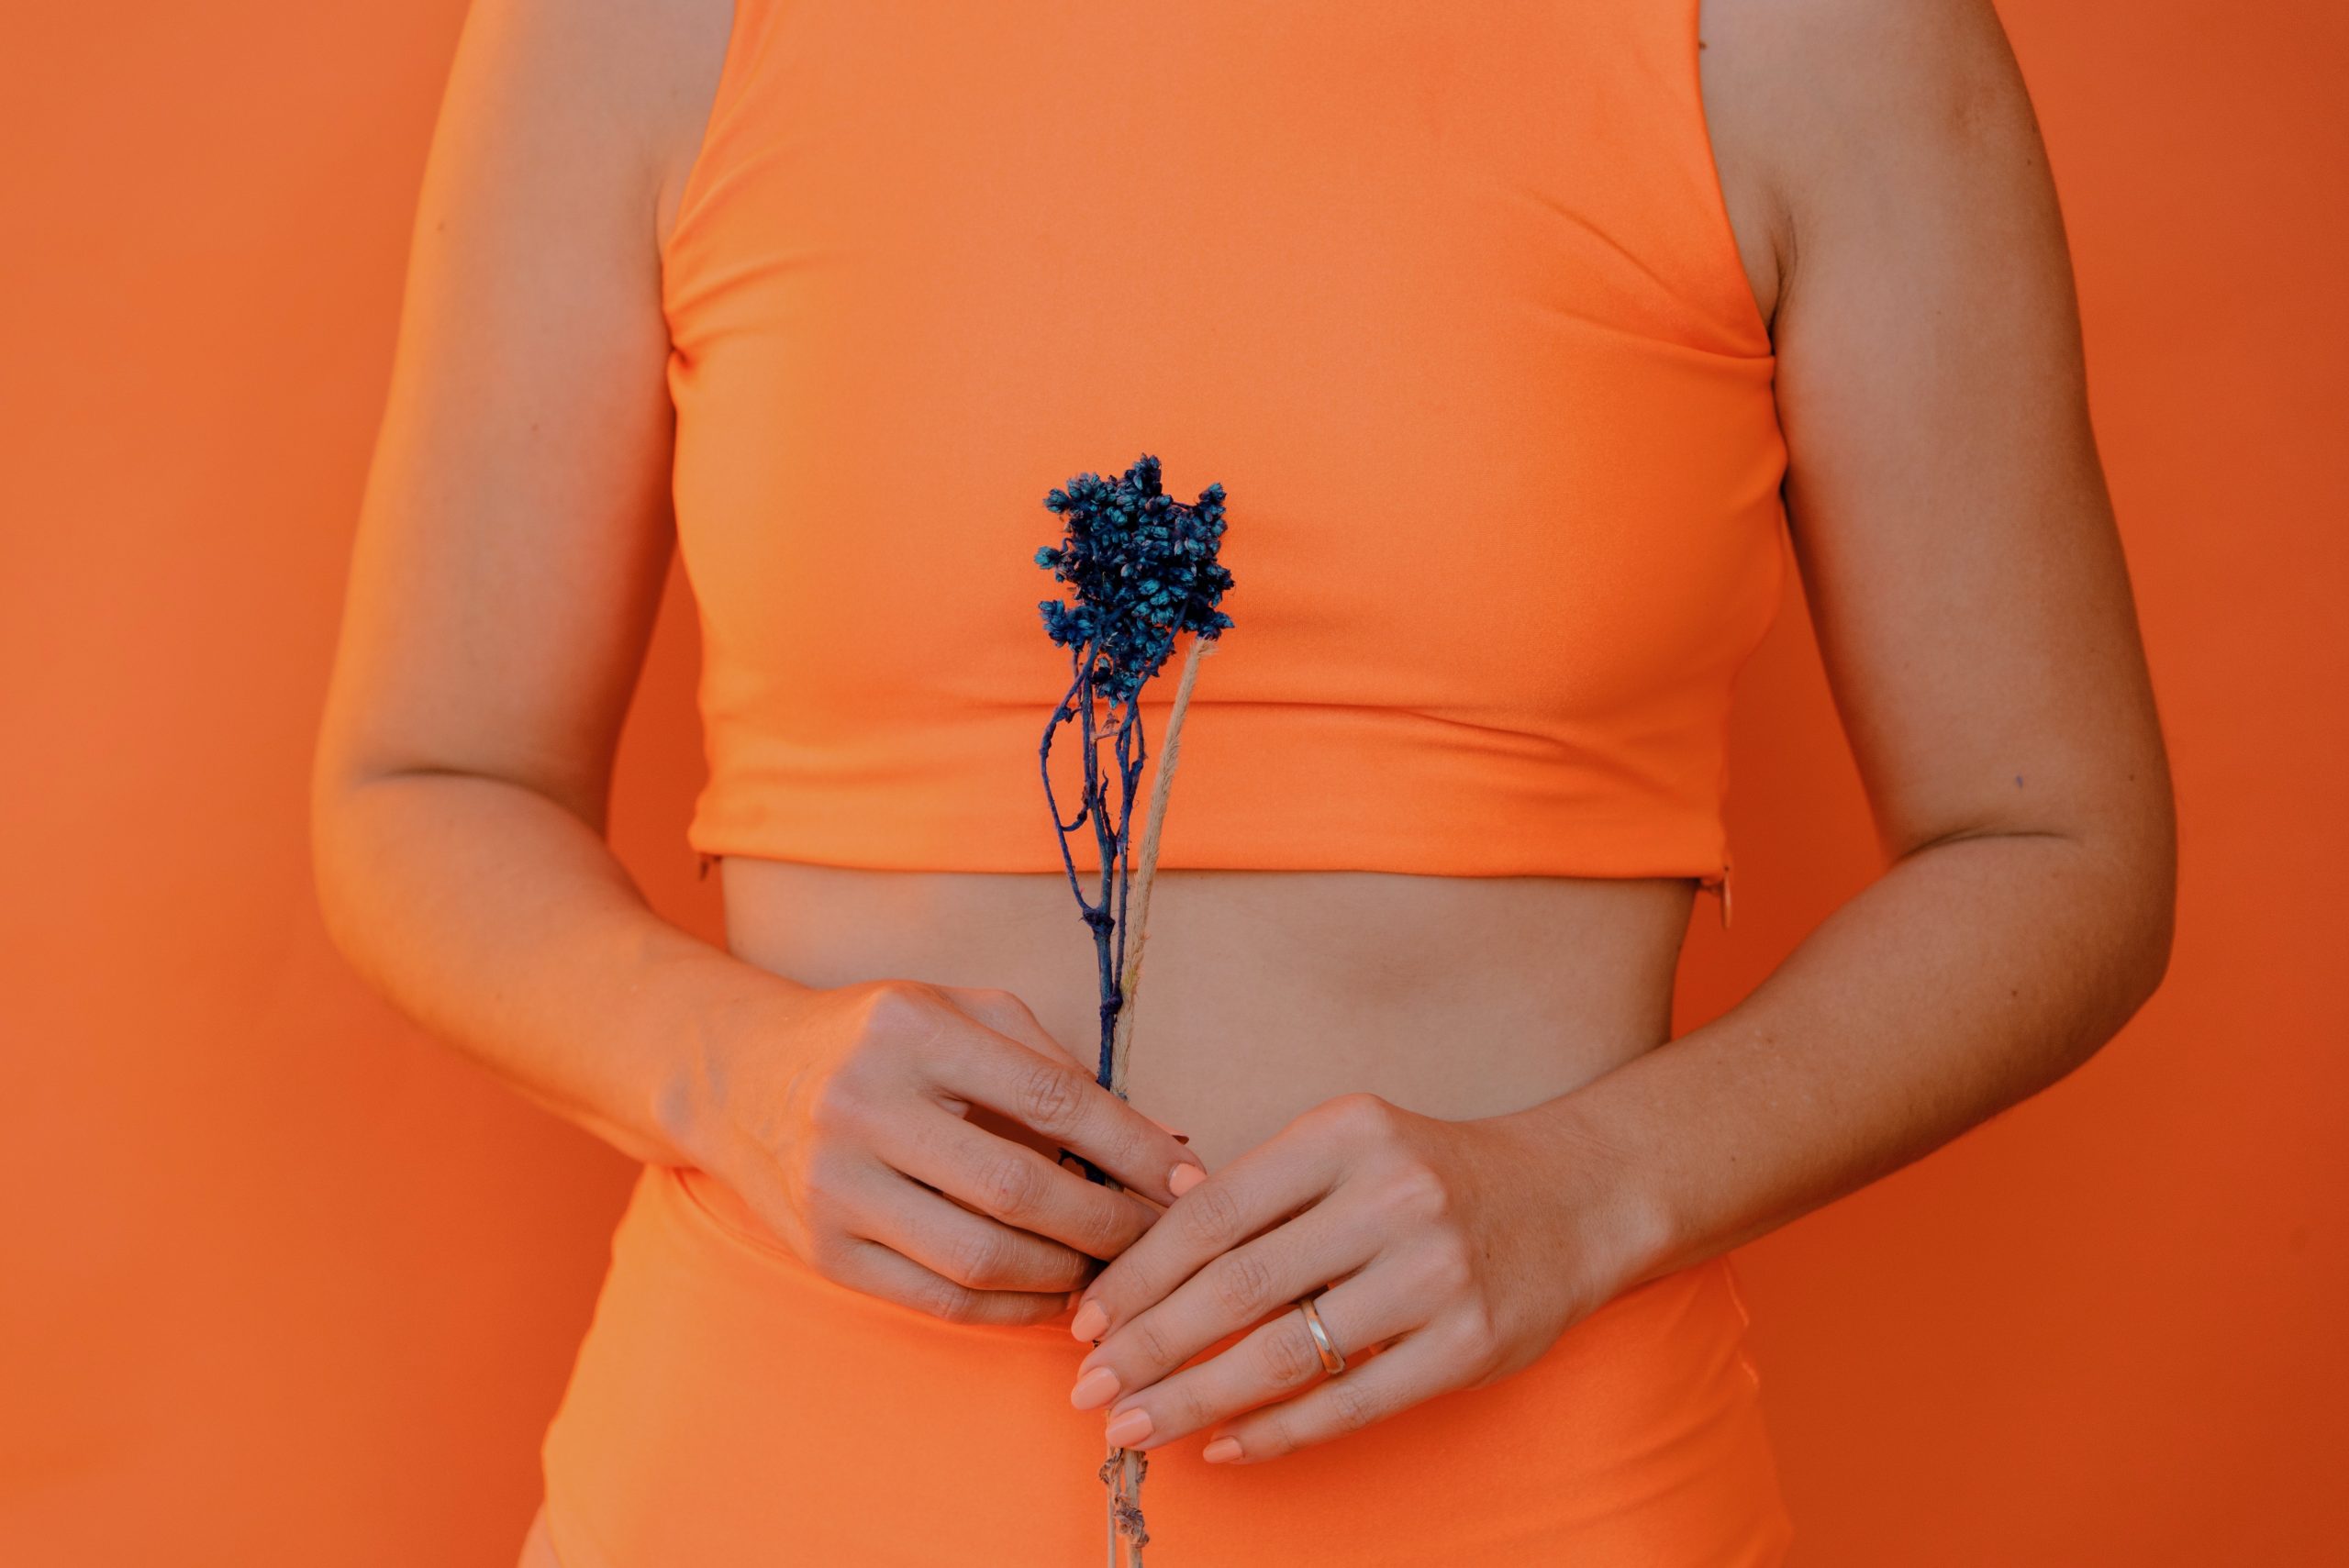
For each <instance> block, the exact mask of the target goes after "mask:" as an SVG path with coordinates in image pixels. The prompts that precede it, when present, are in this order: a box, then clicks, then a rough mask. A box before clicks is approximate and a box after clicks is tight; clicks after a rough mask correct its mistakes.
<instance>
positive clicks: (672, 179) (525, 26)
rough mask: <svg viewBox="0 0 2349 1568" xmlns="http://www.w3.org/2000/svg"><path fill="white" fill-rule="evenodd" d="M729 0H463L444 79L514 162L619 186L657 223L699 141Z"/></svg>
mask: <svg viewBox="0 0 2349 1568" xmlns="http://www.w3.org/2000/svg"><path fill="white" fill-rule="evenodd" d="M733 15H734V0H473V5H472V6H471V7H470V8H469V9H468V11H467V13H466V17H465V24H464V31H463V35H462V39H461V41H460V44H459V48H458V56H457V61H456V63H455V66H454V68H453V72H452V81H451V90H452V95H458V94H462V95H463V96H464V97H465V98H466V100H467V101H468V102H470V103H472V104H473V105H474V106H476V107H477V109H478V110H479V111H480V112H479V113H478V114H477V116H476V117H478V118H480V119H482V120H484V121H489V122H493V123H494V125H495V130H496V132H497V133H498V139H500V140H501V141H502V142H504V143H505V145H506V147H507V150H508V151H509V153H510V154H511V156H512V157H514V158H515V159H517V160H520V161H529V162H530V163H532V164H534V165H538V166H540V167H542V168H543V169H545V170H546V171H547V172H548V174H549V176H550V179H551V182H553V183H555V184H557V185H558V186H560V184H562V183H567V181H577V180H584V179H588V178H593V179H595V180H596V181H598V182H599V183H600V188H603V189H606V190H609V189H611V188H612V187H613V185H614V184H615V183H618V184H620V185H623V186H625V187H626V188H627V189H628V190H629V193H630V200H631V202H632V203H635V202H640V203H641V208H640V210H642V211H643V212H644V213H645V214H646V216H647V218H648V221H651V220H652V219H653V218H655V217H658V218H659V220H660V222H661V223H662V225H665V221H666V217H667V215H668V213H669V211H670V210H671V209H672V208H673V207H674V203H675V197H676V193H677V191H678V189H679V188H681V187H682V185H683V184H684V182H685V174H686V172H688V171H689V170H690V168H691V164H692V161H693V157H694V154H695V152H696V150H697V149H698V148H699V146H700V142H701V137H702V131H703V128H704V127H705V125H706V124H707V119H708V116H709V110H710V107H711V104H712V101H713V100H714V98H715V96H716V90H717V84H718V74H719V71H720V69H721V67H722V65H723V63H724V60H725V53H726V48H727V43H728V40H729V33H730V31H731V28H732V25H733Z"/></svg>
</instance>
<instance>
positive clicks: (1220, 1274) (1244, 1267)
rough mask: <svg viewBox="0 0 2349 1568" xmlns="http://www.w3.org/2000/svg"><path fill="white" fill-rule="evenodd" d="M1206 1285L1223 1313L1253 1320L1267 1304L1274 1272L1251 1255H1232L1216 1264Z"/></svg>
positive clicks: (1261, 1260)
mask: <svg viewBox="0 0 2349 1568" xmlns="http://www.w3.org/2000/svg"><path fill="white" fill-rule="evenodd" d="M1208 1288H1209V1289H1210V1290H1212V1291H1214V1293H1215V1298H1216V1301H1217V1302H1218V1304H1219V1305H1220V1306H1221V1307H1223V1309H1224V1310H1225V1311H1226V1312H1228V1313H1229V1314H1230V1315H1231V1316H1232V1317H1234V1318H1241V1319H1243V1320H1253V1319H1254V1318H1255V1317H1256V1315H1257V1314H1258V1313H1260V1312H1262V1311H1263V1310H1264V1307H1265V1306H1266V1305H1267V1304H1268V1300H1269V1298H1270V1296H1271V1295H1272V1290H1273V1273H1272V1271H1271V1270H1270V1269H1268V1268H1266V1267H1265V1266H1264V1260H1263V1259H1261V1258H1259V1257H1256V1256H1255V1255H1254V1254H1253V1253H1251V1252H1245V1251H1241V1252H1234V1253H1232V1254H1231V1255H1230V1256H1229V1257H1227V1258H1224V1259H1223V1260H1222V1261H1221V1262H1218V1263H1217V1264H1216V1266H1215V1270H1214V1273H1213V1274H1212V1275H1211V1276H1210V1278H1209V1279H1208Z"/></svg>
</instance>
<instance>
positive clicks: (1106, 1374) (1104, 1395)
mask: <svg viewBox="0 0 2349 1568" xmlns="http://www.w3.org/2000/svg"><path fill="white" fill-rule="evenodd" d="M1117 1396H1118V1374H1117V1373H1114V1372H1111V1371H1110V1370H1109V1369H1108V1367H1106V1366H1097V1367H1095V1368H1094V1369H1093V1370H1092V1371H1091V1372H1088V1373H1085V1375H1084V1376H1083V1377H1080V1378H1078V1379H1077V1380H1076V1386H1075V1387H1074V1388H1072V1389H1070V1390H1069V1393H1068V1402H1069V1403H1070V1404H1072V1405H1074V1406H1075V1407H1077V1408H1078V1409H1080V1410H1090V1409H1093V1408H1094V1407H1097V1406H1101V1405H1107V1404H1108V1402H1109V1401H1110V1400H1112V1399H1115V1398H1116V1397H1117Z"/></svg>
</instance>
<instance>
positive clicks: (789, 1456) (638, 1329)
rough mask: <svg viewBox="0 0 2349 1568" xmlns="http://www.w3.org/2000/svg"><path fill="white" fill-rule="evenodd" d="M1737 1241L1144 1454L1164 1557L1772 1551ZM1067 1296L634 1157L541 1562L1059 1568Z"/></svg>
mask: <svg viewBox="0 0 2349 1568" xmlns="http://www.w3.org/2000/svg"><path fill="white" fill-rule="evenodd" d="M1746 1322H1747V1318H1746V1312H1745V1307H1744V1304H1743V1303H1742V1301H1741V1300H1740V1298H1739V1296H1738V1292H1737V1286H1736V1284H1735V1279H1734V1275H1733V1273H1732V1270H1731V1265H1730V1262H1729V1260H1728V1259H1727V1258H1726V1257H1722V1258H1716V1259H1713V1260H1711V1261H1709V1262H1704V1263H1699V1264H1697V1265H1695V1266H1693V1267H1691V1268H1687V1269H1683V1270H1681V1271H1679V1272H1678V1273H1674V1274H1671V1275H1668V1276H1666V1277H1664V1278H1663V1279H1659V1280H1653V1281H1651V1282H1649V1283H1648V1284H1643V1285H1641V1286H1639V1287H1638V1288H1636V1289H1634V1290H1631V1291H1629V1292H1627V1293H1625V1294H1624V1295H1622V1296H1619V1297H1617V1298H1616V1299H1615V1300H1613V1301H1611V1302H1609V1304H1608V1305H1606V1306H1605V1307H1601V1308H1599V1310H1598V1311H1597V1312H1596V1313H1593V1314H1592V1315H1591V1316H1590V1317H1588V1318H1585V1319H1584V1320H1583V1321H1582V1322H1580V1323H1578V1324H1576V1325H1575V1327H1574V1328H1573V1329H1569V1330H1568V1331H1567V1332H1566V1334H1565V1335H1564V1337H1563V1338H1561V1339H1560V1340H1558V1342H1557V1343H1556V1344H1555V1345H1554V1346H1553V1347H1552V1348H1551V1350H1550V1351H1547V1352H1546V1353H1545V1354H1544V1355H1543V1356H1542V1358H1541V1359H1540V1360H1539V1361H1537V1362H1534V1363H1533V1365H1531V1367H1529V1368H1527V1369H1526V1370H1524V1371H1523V1372H1520V1373H1517V1374H1516V1375H1514V1376H1512V1377H1508V1378H1505V1379H1503V1380H1502V1381H1500V1382H1498V1383H1496V1384H1494V1385H1491V1386H1489V1387H1486V1388H1481V1389H1474V1390H1468V1391H1464V1392H1461V1393H1455V1394H1451V1395H1446V1396H1442V1397H1441V1398H1438V1399H1434V1400H1431V1401H1429V1402H1427V1403H1425V1404H1423V1405H1419V1406H1417V1407H1413V1408H1411V1409H1409V1410H1407V1411H1404V1412H1403V1413H1401V1414H1400V1415H1397V1416H1395V1417H1393V1418H1389V1419H1387V1420H1385V1421H1382V1422H1379V1423H1378V1424H1376V1425H1375V1426H1373V1427H1370V1428H1367V1429H1364V1430H1363V1431H1360V1432H1356V1433H1353V1434H1352V1435H1351V1436H1348V1437H1345V1438H1341V1439H1339V1440H1335V1441H1332V1442H1329V1443H1325V1444H1322V1445H1319V1446H1318V1447H1315V1448H1312V1449H1308V1450H1304V1451H1299V1452H1297V1453H1295V1454H1291V1455H1289V1456H1287V1457H1286V1458H1283V1459H1279V1460H1275V1461H1270V1462H1266V1463H1264V1464H1262V1465H1243V1466H1236V1467H1229V1468H1227V1467H1221V1466H1211V1465H1208V1464H1207V1463H1205V1462H1202V1461H1201V1460H1200V1458H1199V1457H1198V1450H1199V1448H1200V1447H1201V1446H1202V1440H1183V1441H1178V1442H1175V1443H1172V1444H1169V1445H1168V1446H1167V1447H1166V1448H1164V1449H1161V1450H1159V1451H1156V1452H1154V1453H1152V1455H1151V1456H1150V1473H1149V1478H1148V1481H1147V1483H1146V1484H1145V1485H1144V1487H1143V1491H1142V1502H1143V1506H1144V1507H1145V1509H1146V1511H1147V1514H1148V1517H1149V1521H1150V1531H1151V1544H1150V1548H1149V1552H1148V1556H1149V1559H1150V1561H1151V1562H1152V1564H1153V1565H1154V1568H1185V1565H1186V1564H1193V1563H1201V1564H1204V1563H1213V1564H1216V1565H1217V1568H1255V1565H1258V1564H1267V1565H1268V1564H1274V1563H1279V1564H1283V1565H1284V1568H1286V1565H1288V1564H1294V1563H1298V1562H1345V1563H1349V1564H1359V1565H1362V1568H1371V1565H1375V1564H1376V1565H1392V1568H1406V1565H1408V1568H1432V1565H1434V1564H1444V1565H1446V1568H1451V1565H1454V1564H1461V1563H1476V1562H1545V1563H1546V1562H1557V1563H1573V1564H1575V1568H1630V1565H1631V1564H1633V1563H1637V1564H1641V1565H1642V1568H1654V1565H1661V1564H1669V1565H1671V1568H1731V1565H1735V1568H1768V1565H1774V1564H1777V1563H1779V1562H1783V1561H1784V1559H1785V1556H1786V1551H1787V1543H1788V1541H1789V1540H1790V1538H1791V1536H1792V1533H1793V1531H1792V1526H1791V1524H1790V1522H1789V1520H1788V1518H1787V1512H1786V1508H1785V1506H1784V1504H1783V1502H1782V1500H1781V1498H1780V1496H1779V1491H1778V1483H1777V1473H1776V1464H1775V1462H1774V1460H1773V1457H1772V1454H1771V1450H1770V1444H1769V1439H1768V1436H1767V1434H1766V1432H1765V1428H1764V1424H1763V1417H1762V1408H1761V1403H1760V1397H1759V1379H1758V1377H1757V1374H1756V1373H1755V1372H1754V1368H1753V1361H1752V1359H1751V1357H1750V1356H1749V1355H1748V1354H1747V1351H1746V1348H1745V1329H1746ZM1083 1351H1084V1347H1083V1346H1081V1345H1078V1344H1077V1343H1076V1342H1075V1341H1074V1340H1072V1339H1071V1338H1070V1337H1069V1333H1068V1329H1067V1326H1066V1321H1065V1319H1063V1320H1062V1321H1059V1322H1055V1323H1050V1324H1043V1325H1040V1326H1036V1327H1031V1328H1019V1329H1004V1328H972V1327H962V1326H958V1325H952V1324H948V1323H943V1322H940V1321H938V1320H936V1319H934V1318H927V1317H924V1316H922V1315H921V1314H918V1313H916V1312H912V1311H909V1310H907V1309H906V1308H903V1307H896V1306H895V1305H893V1304H891V1303H888V1302H885V1301H881V1300H879V1299H877V1298H874V1297H872V1296H864V1295H863V1294H861V1293H859V1292H856V1291H852V1290H850V1289H848V1288H846V1287H845V1286H842V1285H838V1284H833V1283H832V1282H830V1281H829V1280H827V1279H825V1278H823V1277H822V1276H821V1275H819V1274H817V1273H814V1272H813V1271H812V1270H810V1269H809V1268H807V1266H806V1265H805V1264H803V1263H801V1262H799V1261H798V1259H797V1258H796V1257H795V1256H794V1255H793V1254H791V1253H790V1252H789V1251H786V1250H785V1248H784V1247H783V1246H782V1245H781V1244H780V1243H778V1242H776V1241H774V1240H773V1239H772V1238H771V1237H769V1236H768V1235H766V1233H765V1232H764V1231H763V1229H760V1228H759V1227H758V1226H757V1225H756V1223H755V1221H753V1220H752V1219H751V1218H750V1216H749V1214H748V1211H747V1210H745V1209H744V1208H743V1207H742V1206H741V1204H740V1200H739V1199H737V1198H735V1197H734V1196H733V1195H732V1194H731V1192H730V1191H729V1189H727V1188H726V1187H724V1186H723V1185H721V1184H718V1183H717V1182H716V1181H714V1180H712V1179H710V1178H708V1177H707V1176H704V1175H702V1174H701V1173H697V1172H687V1171H679V1170H674V1169H671V1168H668V1167H664V1166H648V1167H646V1169H645V1172H644V1173H643V1175H642V1177H641V1178H640V1180H639V1182H638V1184H637V1187H636V1191H635V1193H634V1195H633V1196H632V1198H631V1200H630V1202H629V1208H628V1212H627V1214H626V1216H625V1217H624V1218H622V1220H621V1222H620V1225H619V1229H618V1231H617V1232H616V1233H615V1235H614V1237H613V1240H612V1266H611V1273H610V1274H609V1276H608V1277H607V1280H606V1282H605V1284H604V1289H603V1294H602V1296H601V1298H600V1299H599V1300H598V1302H597V1304H596V1316H595V1322H594V1324H593V1326H592V1327H591V1328H590V1329H589V1330H588V1334H587V1337H586V1340H585V1341H584V1344H583V1345H582V1346H581V1348H580V1352H579V1358H578V1362H577V1365H576V1366H575V1367H574V1369H573V1373H572V1379H571V1384H570V1386H569V1388H568V1389H567V1390H566V1392H565V1394H564V1396H563V1400H562V1407H561V1409H560V1410H559V1411H558V1412H557V1414H556V1416H555V1418H554V1421H553V1423H552V1424H551V1426H550V1427H549V1429H548V1430H547V1434H546V1440H545V1444H544V1448H543V1460H544V1465H545V1475H546V1487H547V1491H546V1502H545V1507H544V1510H543V1513H542V1516H541V1518H540V1520H539V1521H537V1522H536V1523H534V1526H533V1538H532V1544H531V1546H530V1548H529V1551H526V1554H525V1556H524V1559H523V1562H524V1563H525V1564H527V1565H529V1568H551V1563H552V1562H559V1563H560V1564H561V1568H656V1565H658V1568H751V1565H752V1564H758V1565H760V1568H777V1565H785V1564H798V1563H809V1564H825V1565H827V1568H829V1565H831V1564H845V1565H852V1568H895V1565H897V1564H905V1565H907V1568H915V1565H919V1568H935V1565H936V1564H938V1563H940V1562H955V1563H963V1564H968V1565H970V1568H1060V1565H1063V1564H1065V1565H1068V1568H1078V1565H1085V1568H1090V1565H1091V1564H1094V1563H1097V1562H1101V1561H1102V1557H1103V1542H1104V1528H1103V1492H1102V1488H1101V1485H1100V1483H1099V1481H1098V1480H1097V1479H1096V1477H1095V1472H1096V1470H1097V1467H1098V1466H1099V1464H1100V1462H1101V1459H1102V1455H1103V1445H1102V1439H1101V1418H1100V1416H1099V1414H1098V1413H1097V1412H1092V1411H1079V1410H1076V1409H1074V1408H1072V1407H1070V1405H1069V1402H1068V1385H1069V1384H1070V1382H1071V1380H1072V1379H1073V1377H1074V1373H1075V1367H1076V1362H1077V1360H1078V1358H1079V1357H1080V1355H1081V1354H1082V1353H1083Z"/></svg>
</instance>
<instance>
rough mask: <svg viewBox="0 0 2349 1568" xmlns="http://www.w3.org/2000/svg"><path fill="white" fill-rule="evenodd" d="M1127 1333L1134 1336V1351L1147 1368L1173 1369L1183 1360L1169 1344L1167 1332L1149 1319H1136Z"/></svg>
mask: <svg viewBox="0 0 2349 1568" xmlns="http://www.w3.org/2000/svg"><path fill="white" fill-rule="evenodd" d="M1127 1331H1128V1332H1129V1333H1130V1334H1131V1335H1132V1336H1133V1347H1134V1350H1135V1351H1137V1352H1138V1353H1139V1354H1140V1355H1141V1360H1142V1364H1144V1365H1145V1366H1151V1367H1171V1366H1174V1365H1175V1364H1176V1363H1177V1362H1180V1361H1181V1360H1182V1358H1181V1357H1180V1356H1177V1355H1176V1354H1175V1347H1174V1346H1173V1345H1171V1344H1169V1343H1168V1342H1167V1340H1166V1331H1165V1330H1164V1329H1163V1328H1161V1327H1160V1326H1159V1325H1158V1324H1156V1323H1154V1322H1152V1320H1151V1319H1150V1318H1147V1317H1144V1318H1135V1319H1134V1321H1133V1322H1132V1324H1131V1325H1130V1327H1129V1328H1128V1329H1127Z"/></svg>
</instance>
